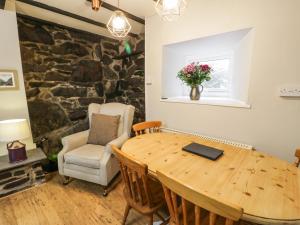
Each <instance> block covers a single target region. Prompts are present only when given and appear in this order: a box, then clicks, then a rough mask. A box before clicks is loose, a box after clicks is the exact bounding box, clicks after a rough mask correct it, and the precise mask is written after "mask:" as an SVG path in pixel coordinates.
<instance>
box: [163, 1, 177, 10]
mask: <svg viewBox="0 0 300 225" xmlns="http://www.w3.org/2000/svg"><path fill="white" fill-rule="evenodd" d="M176 8H178V0H164V1H163V9H164V10H172V9H176Z"/></svg>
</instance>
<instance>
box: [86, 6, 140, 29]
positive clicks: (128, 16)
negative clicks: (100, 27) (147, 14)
mask: <svg viewBox="0 0 300 225" xmlns="http://www.w3.org/2000/svg"><path fill="white" fill-rule="evenodd" d="M87 1H88V2H91V0H87ZM137 1H138V0H137ZM101 7H103V8H105V9H108V10H110V11H116V10H120V11H122V12H123V13H124V14H125V16H126V17H127V18H129V19H132V20H134V21H136V22H138V23H141V24H145V20H144V19H142V18H140V17H137V16H135V15H133V14H131V13H129V12H127V11H125V10H122V9H119V8H118V7H116V6H113V5H111V4H109V3H107V2H102V5H101ZM100 10H101V9H100Z"/></svg>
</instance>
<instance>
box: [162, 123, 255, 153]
mask: <svg viewBox="0 0 300 225" xmlns="http://www.w3.org/2000/svg"><path fill="white" fill-rule="evenodd" d="M161 129H162V130H163V131H165V132H171V133H181V134H190V135H194V136H197V137H201V138H203V139H205V140H210V141H216V142H219V143H223V144H227V145H232V146H235V147H238V148H243V149H247V150H254V147H253V146H252V145H248V144H243V143H239V142H235V141H230V140H225V139H222V138H216V137H210V136H206V135H202V134H199V133H196V132H192V133H191V132H186V131H180V130H176V129H172V128H168V127H163V128H161Z"/></svg>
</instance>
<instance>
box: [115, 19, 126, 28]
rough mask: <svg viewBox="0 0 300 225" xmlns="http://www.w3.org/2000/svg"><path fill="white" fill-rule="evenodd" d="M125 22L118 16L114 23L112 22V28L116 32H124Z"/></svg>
mask: <svg viewBox="0 0 300 225" xmlns="http://www.w3.org/2000/svg"><path fill="white" fill-rule="evenodd" d="M125 25H126V24H125V20H124V19H123V18H122V17H120V16H116V17H115V18H114V19H113V21H112V26H113V28H114V29H116V30H122V29H124V28H125Z"/></svg>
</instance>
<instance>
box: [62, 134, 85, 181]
mask: <svg viewBox="0 0 300 225" xmlns="http://www.w3.org/2000/svg"><path fill="white" fill-rule="evenodd" d="M88 137H89V130H85V131H82V132H79V133H75V134H71V135H69V136H66V137H64V138H62V140H61V141H62V144H63V149H62V150H61V151H60V152H59V153H58V156H57V160H58V169H59V173H60V174H61V175H63V163H64V154H66V153H67V152H69V151H72V150H73V149H75V148H78V147H80V146H82V145H85V144H86V143H87V140H88Z"/></svg>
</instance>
